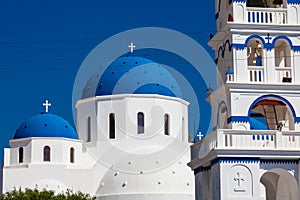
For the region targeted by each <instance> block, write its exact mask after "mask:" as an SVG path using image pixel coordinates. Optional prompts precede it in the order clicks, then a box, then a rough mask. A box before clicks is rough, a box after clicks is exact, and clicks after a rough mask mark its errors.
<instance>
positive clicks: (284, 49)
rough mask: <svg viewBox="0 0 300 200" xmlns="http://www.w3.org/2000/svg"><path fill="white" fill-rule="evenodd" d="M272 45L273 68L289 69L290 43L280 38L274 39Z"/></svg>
mask: <svg viewBox="0 0 300 200" xmlns="http://www.w3.org/2000/svg"><path fill="white" fill-rule="evenodd" d="M273 42H274V41H273ZM274 44H275V45H274V47H275V51H274V54H275V56H274V57H275V67H291V41H289V40H287V39H286V38H284V37H281V38H276V41H275V42H274ZM288 77H290V74H289V75H288Z"/></svg>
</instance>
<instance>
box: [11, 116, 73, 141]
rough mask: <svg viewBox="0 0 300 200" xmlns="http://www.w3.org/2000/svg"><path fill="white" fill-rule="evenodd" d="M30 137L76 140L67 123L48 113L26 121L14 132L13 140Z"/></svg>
mask: <svg viewBox="0 0 300 200" xmlns="http://www.w3.org/2000/svg"><path fill="white" fill-rule="evenodd" d="M30 137H59V138H70V139H78V136H77V133H76V132H75V130H74V129H73V127H72V126H71V125H70V123H69V122H67V121H66V120H65V119H63V118H61V117H59V116H57V115H53V114H50V113H42V114H39V115H35V116H33V117H31V118H29V119H27V120H26V121H25V122H23V123H22V124H21V125H20V126H19V128H18V129H17V130H16V133H15V136H14V139H20V138H30Z"/></svg>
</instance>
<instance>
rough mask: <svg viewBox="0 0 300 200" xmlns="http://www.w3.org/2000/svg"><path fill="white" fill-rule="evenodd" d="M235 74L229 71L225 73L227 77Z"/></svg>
mask: <svg viewBox="0 0 300 200" xmlns="http://www.w3.org/2000/svg"><path fill="white" fill-rule="evenodd" d="M232 74H233V71H232V70H230V69H229V70H227V72H226V73H225V75H232Z"/></svg>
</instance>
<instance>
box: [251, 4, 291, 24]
mask: <svg viewBox="0 0 300 200" xmlns="http://www.w3.org/2000/svg"><path fill="white" fill-rule="evenodd" d="M247 21H248V23H256V24H257V23H258V24H287V9H284V8H247Z"/></svg>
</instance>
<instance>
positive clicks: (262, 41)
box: [245, 35, 266, 47]
mask: <svg viewBox="0 0 300 200" xmlns="http://www.w3.org/2000/svg"><path fill="white" fill-rule="evenodd" d="M252 39H257V40H260V42H261V43H262V45H263V47H265V46H266V43H265V40H264V39H263V38H262V37H261V36H259V35H250V36H249V37H248V38H247V39H246V41H245V44H246V46H247V45H248V43H249V41H250V40H252Z"/></svg>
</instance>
